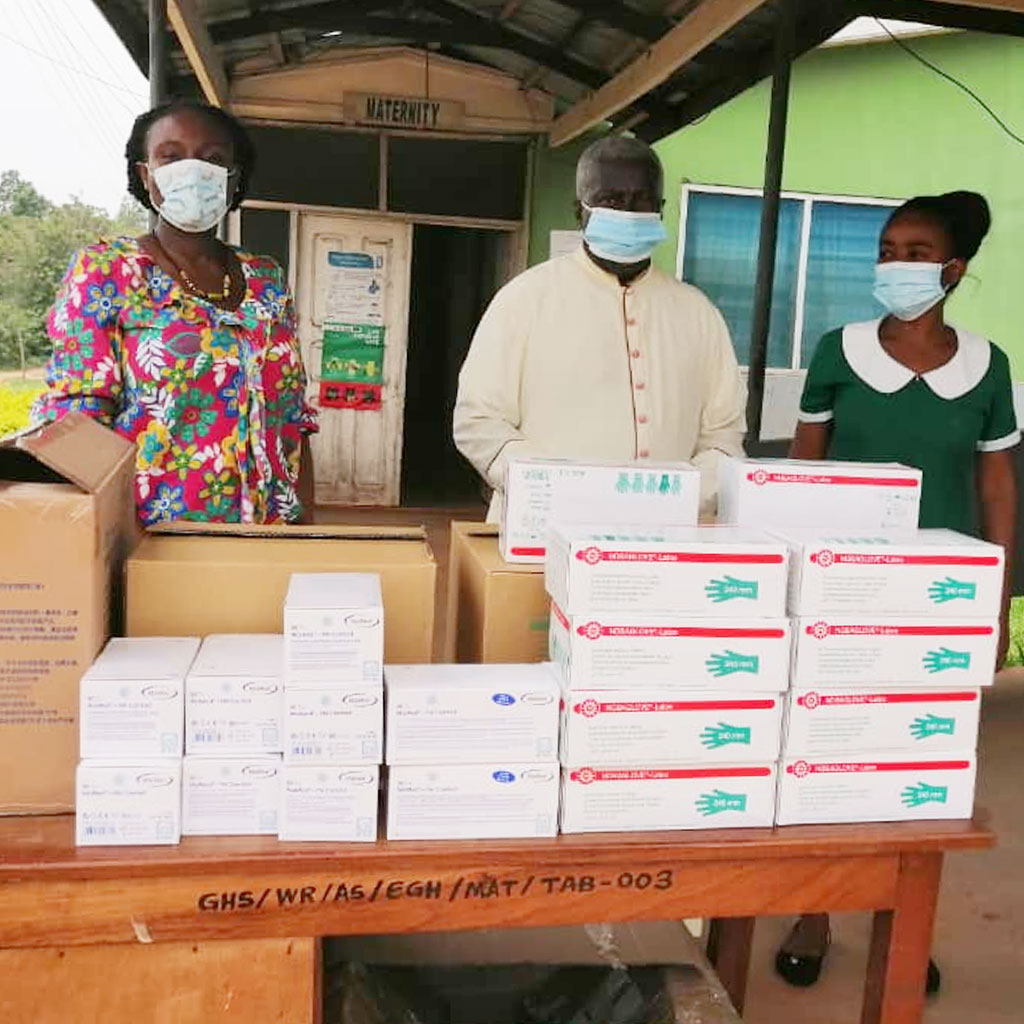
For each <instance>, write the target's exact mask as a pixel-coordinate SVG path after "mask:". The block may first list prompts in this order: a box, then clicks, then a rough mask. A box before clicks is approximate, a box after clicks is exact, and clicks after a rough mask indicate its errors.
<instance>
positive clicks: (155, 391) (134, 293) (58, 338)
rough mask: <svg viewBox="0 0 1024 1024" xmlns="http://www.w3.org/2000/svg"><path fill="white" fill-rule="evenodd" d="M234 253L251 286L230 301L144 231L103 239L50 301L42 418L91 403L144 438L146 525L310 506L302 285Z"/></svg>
mask: <svg viewBox="0 0 1024 1024" xmlns="http://www.w3.org/2000/svg"><path fill="white" fill-rule="evenodd" d="M236 255H237V256H238V259H239V261H240V262H241V265H242V270H243V272H244V275H245V283H246V290H245V297H244V299H243V300H242V303H241V305H240V306H239V307H238V308H237V309H236V310H231V311H229V310H224V309H221V308H219V307H218V306H215V305H213V304H212V303H210V302H207V301H205V300H203V299H200V298H198V297H196V296H194V295H192V294H191V293H190V292H188V291H186V290H185V289H184V288H183V287H181V286H180V285H179V284H178V282H177V281H176V280H175V279H174V278H173V277H171V276H169V275H168V274H167V273H166V272H165V271H164V270H163V269H161V267H160V266H159V265H158V264H157V263H156V262H155V261H154V260H153V259H152V258H151V257H150V256H149V254H148V253H146V252H145V251H144V250H143V249H142V248H141V247H140V246H139V243H138V242H137V241H136V240H135V239H133V238H117V239H113V240H106V239H104V240H101V241H99V242H97V243H94V244H92V245H89V246H86V248H84V249H83V250H82V251H81V252H79V253H78V254H77V255H75V256H74V258H73V259H72V261H71V264H70V266H69V267H68V271H67V273H66V275H65V277H64V281H63V284H62V285H61V288H60V291H59V292H58V294H57V301H56V303H55V304H54V306H53V308H52V310H51V311H50V315H49V319H48V323H47V328H48V331H49V334H50V337H51V339H52V340H53V355H52V357H51V359H50V362H49V365H48V368H47V382H48V384H49V390H48V391H47V392H46V393H44V394H43V395H42V396H41V397H40V399H39V401H38V403H37V404H36V407H35V409H34V418H35V420H36V421H44V422H45V421H49V420H56V419H59V418H60V417H61V416H63V415H64V414H65V413H67V412H71V411H77V412H82V413H85V414H86V415H89V416H92V417H94V418H95V419H97V420H99V421H100V422H101V423H103V424H105V425H107V426H109V427H112V428H113V429H114V430H116V431H117V432H118V433H120V434H122V435H124V436H125V437H126V438H128V439H129V440H131V441H134V442H135V444H136V448H137V452H136V459H135V496H136V503H137V505H138V512H139V517H140V519H141V520H142V522H143V523H145V524H147V525H149V524H152V523H157V522H161V521H167V520H171V519H192V520H201V521H216V522H229V523H232V522H234V523H237V522H245V523H272V522H291V521H294V520H296V519H298V518H299V516H300V515H301V514H302V508H301V504H300V502H299V497H298V493H297V490H296V485H297V483H298V476H299V460H300V455H301V443H302V436H303V434H308V433H312V432H313V431H315V430H316V418H315V413H314V412H313V410H312V409H311V408H310V407H309V405H308V404H307V403H306V398H305V390H306V378H305V374H304V372H303V368H302V360H301V356H300V353H299V341H298V337H297V335H296V331H295V316H294V310H293V306H292V301H291V296H290V295H289V293H288V288H287V285H286V284H285V281H284V276H283V272H282V270H281V268H280V267H279V266H278V265H277V264H276V263H275V262H274V261H273V260H272V259H270V258H268V257H263V256H253V255H251V254H249V253H245V252H238V253H236Z"/></svg>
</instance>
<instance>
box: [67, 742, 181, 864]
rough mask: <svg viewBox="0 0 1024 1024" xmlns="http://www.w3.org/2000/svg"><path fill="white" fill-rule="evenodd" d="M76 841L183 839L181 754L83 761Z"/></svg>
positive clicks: (163, 843) (163, 841)
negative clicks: (164, 756)
mask: <svg viewBox="0 0 1024 1024" xmlns="http://www.w3.org/2000/svg"><path fill="white" fill-rule="evenodd" d="M76 789H77V794H76V813H75V843H76V844H77V845H78V846H173V845H174V844H175V843H178V842H180V840H181V758H180V757H179V758H173V759H170V758H168V759H166V760H153V761H143V760H139V761H82V762H80V763H79V765H78V772H77V785H76Z"/></svg>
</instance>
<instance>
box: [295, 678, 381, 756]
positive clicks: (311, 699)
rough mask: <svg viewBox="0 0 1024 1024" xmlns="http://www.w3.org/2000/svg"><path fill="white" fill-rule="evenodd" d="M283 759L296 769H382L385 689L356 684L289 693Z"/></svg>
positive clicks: (370, 684)
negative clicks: (323, 766)
mask: <svg viewBox="0 0 1024 1024" xmlns="http://www.w3.org/2000/svg"><path fill="white" fill-rule="evenodd" d="M284 706H285V717H284V756H285V760H287V761H288V762H290V763H292V764H380V763H381V761H382V760H383V759H384V687H383V686H382V685H381V684H379V683H377V684H372V683H352V684H351V685H349V686H344V687H341V686H331V687H324V688H322V689H305V688H302V689H288V690H286V691H285V695H284Z"/></svg>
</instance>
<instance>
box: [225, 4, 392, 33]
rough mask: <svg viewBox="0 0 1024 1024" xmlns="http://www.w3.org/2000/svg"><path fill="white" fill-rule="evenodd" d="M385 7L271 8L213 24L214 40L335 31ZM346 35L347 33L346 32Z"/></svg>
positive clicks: (327, 5) (377, 5)
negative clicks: (341, 23)
mask: <svg viewBox="0 0 1024 1024" xmlns="http://www.w3.org/2000/svg"><path fill="white" fill-rule="evenodd" d="M380 6H381V0H376V2H372V0H351V2H349V3H340V2H339V0H323V2H321V3H316V4H304V5H303V6H301V7H285V8H270V9H269V10H261V11H258V12H256V13H253V14H248V15H246V16H244V17H241V18H223V19H220V20H218V21H213V22H211V23H210V26H209V29H210V38H211V39H212V40H213V41H214V42H215V43H230V42H234V41H235V40H237V39H250V38H252V37H253V36H265V35H267V34H268V33H270V32H286V31H288V29H292V28H303V29H309V30H317V29H323V30H324V31H331V30H333V29H334V28H336V27H337V24H336V23H337V22H339V21H342V20H351V19H352V18H355V17H357V16H360V15H364V14H366V13H368V12H369V11H370V10H372V9H373V8H375V7H380ZM343 31H344V30H343Z"/></svg>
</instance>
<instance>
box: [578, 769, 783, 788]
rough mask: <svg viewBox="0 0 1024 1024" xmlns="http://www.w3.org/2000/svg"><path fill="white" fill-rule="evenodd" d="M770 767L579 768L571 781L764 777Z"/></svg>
mask: <svg viewBox="0 0 1024 1024" xmlns="http://www.w3.org/2000/svg"><path fill="white" fill-rule="evenodd" d="M771 774H772V770H771V768H604V769H597V768H579V769H577V770H576V771H573V772H570V773H569V778H570V779H571V780H572V781H573V782H581V783H583V784H584V785H589V784H590V783H591V782H663V781H665V780H666V779H764V778H768V777H769V776H771Z"/></svg>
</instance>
